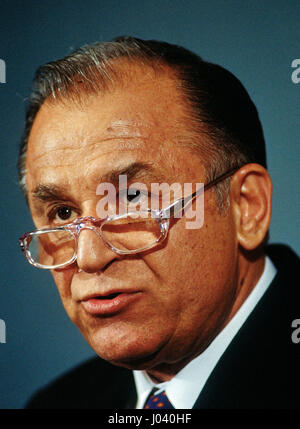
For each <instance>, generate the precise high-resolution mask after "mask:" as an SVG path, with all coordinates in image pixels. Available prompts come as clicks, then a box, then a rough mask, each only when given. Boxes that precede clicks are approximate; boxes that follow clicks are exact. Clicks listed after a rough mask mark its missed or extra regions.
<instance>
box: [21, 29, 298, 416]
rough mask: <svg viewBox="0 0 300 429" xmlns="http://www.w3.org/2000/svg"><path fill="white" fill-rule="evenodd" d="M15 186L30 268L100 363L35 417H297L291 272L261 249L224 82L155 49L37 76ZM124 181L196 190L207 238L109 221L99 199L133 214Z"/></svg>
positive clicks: (277, 251)
mask: <svg viewBox="0 0 300 429" xmlns="http://www.w3.org/2000/svg"><path fill="white" fill-rule="evenodd" d="M19 172H20V182H21V186H22V189H23V191H24V193H25V195H26V198H27V200H28V204H29V207H30V210H31V213H32V217H33V220H34V222H35V225H36V228H37V230H38V231H39V232H37V233H36V232H35V233H33V234H29V235H28V234H27V235H25V236H24V237H23V238H22V240H21V245H22V248H23V250H24V252H25V255H26V256H27V258H28V259H29V262H31V263H33V264H34V265H36V266H38V267H41V268H48V269H51V272H52V275H53V278H54V281H55V283H56V285H57V287H58V290H59V293H60V296H61V299H62V302H63V305H64V307H65V309H66V311H67V313H68V315H69V317H70V318H71V320H72V321H73V322H74V323H75V324H76V325H77V327H78V328H79V329H80V331H81V332H82V334H83V335H84V337H85V338H86V340H87V341H88V343H89V344H90V345H91V347H92V348H93V349H94V350H95V352H96V353H97V354H98V355H99V358H97V359H94V360H92V361H90V362H88V363H86V364H84V365H82V366H81V367H79V368H77V369H76V370H74V371H72V372H71V373H69V374H67V375H65V376H63V377H62V378H61V379H59V380H57V381H55V382H54V383H53V384H52V385H51V386H49V387H47V388H46V389H44V390H42V391H41V392H40V393H39V394H37V395H36V396H35V397H34V398H33V399H32V400H31V402H30V403H29V405H28V406H29V407H31V408H143V407H145V408H148V407H150V408H151V407H153V406H154V407H155V406H158V408H159V407H164V406H165V405H166V406H167V407H174V408H281V407H282V408H295V407H298V406H299V393H298V383H299V381H300V377H299V374H298V371H297V363H298V362H299V357H300V348H299V346H297V344H295V343H294V342H293V341H292V340H291V335H292V329H291V324H292V322H293V320H295V319H297V317H298V318H299V311H298V299H299V290H298V287H297V282H298V280H297V278H298V277H297V276H296V274H297V273H299V260H298V258H297V256H296V255H295V254H294V253H293V252H292V251H291V250H290V249H289V248H287V247H284V246H269V247H268V246H266V242H267V233H268V228H269V224H270V218H271V194H272V183H271V179H270V176H269V174H268V172H267V170H266V157H265V146H264V138H263V132H262V128H261V125H260V121H259V118H258V114H257V111H256V108H255V106H254V105H253V103H252V101H251V100H250V98H249V96H248V94H247V92H246V91H245V89H244V88H243V87H242V85H241V83H240V82H239V81H238V80H237V79H236V78H235V77H234V76H232V75H231V73H229V72H228V71H226V70H224V69H223V68H221V67H219V66H216V65H213V64H210V63H207V62H205V61H202V60H201V59H200V58H199V57H198V56H196V55H194V54H193V53H191V52H189V51H187V50H185V49H183V48H180V47H178V46H174V45H169V44H167V43H162V42H156V41H142V40H139V39H133V38H126V37H125V38H118V39H116V40H115V41H113V42H110V43H98V44H95V45H90V46H86V47H83V48H82V49H80V50H78V51H77V52H75V53H74V54H72V55H70V56H69V57H66V58H65V59H62V60H59V61H56V62H53V63H50V64H47V65H45V66H43V67H41V68H40V69H39V70H38V72H37V74H36V78H35V87H34V90H33V94H32V96H31V99H30V104H29V109H28V113H27V119H26V128H25V133H24V136H23V140H22V146H21V152H20V159H19ZM120 177H126V180H127V181H128V185H130V184H132V183H136V182H137V181H138V182H141V183H142V184H144V185H145V186H146V188H147V189H150V186H151V184H153V183H167V184H169V185H171V184H174V183H179V184H180V185H181V186H182V188H183V187H184V184H187V183H192V184H194V185H195V184H198V183H204V184H205V185H206V187H205V188H204V191H203V193H202V197H203V201H204V220H203V224H201V227H198V228H187V227H186V225H187V222H186V221H187V219H186V217H187V213H188V212H185V213H183V216H181V217H179V216H178V217H176V216H174V212H175V209H174V210H173V213H171V211H170V212H169V218H168V217H167V216H165V217H164V216H160V218H159V219H156V220H153V219H152V220H151V219H150V217H149V219H148V218H147V228H146V227H144V226H143V225H144V224H143V222H140V223H139V224H138V227H136V226H135V225H136V224H135V223H134V222H133V221H131V218H130V219H129V217H126V222H125V221H124V222H123V221H122V219H124V218H122V217H121V218H120V216H122V214H120V213H112V216H117V217H116V218H115V217H112V218H108V221H107V220H105V219H103V218H105V216H104V215H102V213H99V211H98V210H97V207H98V208H99V205H98V204H99V201H101V199H102V198H105V197H104V196H103V194H101V193H99V192H98V191H97V190H98V189H99V188H98V187H99V185H101V184H103V183H109V184H112V185H114V186H115V187H116V188H117V192H116V195H117V199H118V201H119V202H120V201H122V203H123V204H125V205H127V204H128V206H130V204H131V201H132V199H131V194H130V192H128V191H127V190H126V188H125V189H120V187H119V188H118V183H120V181H119V180H120ZM134 192H135V194H134V195H133V197H134V202H137V201H138V202H139V201H141V200H140V199H139V198H140V197H141V198H143V193H142V192H141V191H140V189H136V190H135V191H134ZM192 192H194V190H193V191H192ZM199 195H200V193H199V194H197V196H199ZM194 196H195V195H194ZM147 198H148V196H147ZM147 201H148V200H147ZM174 201H176V198H175V196H174V198H172V199H171V203H174ZM185 202H186V201H185ZM113 203H114V200H113ZM196 203H197V198H196V199H195V198H192V199H191V201H190V209H192V208H195V206H196ZM110 205H111V200H109V199H108V200H107V206H110ZM161 205H162V208H164V207H165V206H164V203H162V204H161ZM112 206H113V208H114V207H115V206H114V204H112ZM130 207H131V206H130ZM135 207H137V205H136V206H135ZM176 207H177V206H176ZM102 208H104V204H103V207H102ZM198 208H199V207H198ZM118 216H119V217H118ZM140 217H141V216H140ZM78 219H79V220H78ZM99 219H100V220H99ZM120 219H121V220H120ZM156 221H157V222H158V225H159V228H160V229H159V231H160V233H161V234H162V235H163V239H161V237H159V234H158V236H157V237H158V239H157V241H156V240H155V239H153V237H155V235H153V236H152V230H150V227H149V224H150V222H152V223H151V225H153V223H154V224H155V222H156ZM103 225H104V226H103ZM141 225H142V226H141ZM132 227H133V228H134V230H131V229H130V228H132ZM50 229H51V231H49V230H50ZM167 229H168V235H167V232H166V231H167ZM40 230H43V231H42V232H41V231H40ZM151 240H152V241H151ZM66 243H67V244H66ZM153 387H156V388H157V391H156V392H154V396H153V395H152V389H153ZM164 394H166V395H167V396H165V395H164ZM148 398H150V402H147V399H148Z"/></svg>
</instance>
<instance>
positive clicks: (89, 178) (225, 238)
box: [26, 72, 237, 374]
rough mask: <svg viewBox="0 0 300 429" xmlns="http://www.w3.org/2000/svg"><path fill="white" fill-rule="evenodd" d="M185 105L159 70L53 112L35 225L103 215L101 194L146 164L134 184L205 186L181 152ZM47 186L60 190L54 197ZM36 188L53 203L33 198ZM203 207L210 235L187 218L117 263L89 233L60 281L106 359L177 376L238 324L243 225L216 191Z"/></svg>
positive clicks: (36, 130) (34, 181)
mask: <svg viewBox="0 0 300 429" xmlns="http://www.w3.org/2000/svg"><path fill="white" fill-rule="evenodd" d="M182 106H183V103H182V99H181V96H180V95H179V94H178V92H177V90H176V88H175V85H174V82H173V81H172V80H171V79H169V78H168V77H160V78H158V77H156V78H155V80H153V76H152V74H151V73H150V72H149V73H148V72H145V73H138V75H137V76H136V78H135V80H134V83H128V84H127V85H126V86H123V88H122V87H120V88H119V89H114V90H113V91H110V92H106V93H105V94H99V95H97V96H90V97H88V98H87V99H86V100H85V103H83V104H81V106H79V105H77V104H75V103H73V104H72V102H65V103H62V102H55V103H52V104H50V103H48V102H46V103H45V104H44V105H43V106H42V108H41V109H40V111H39V113H38V115H37V117H36V119H35V121H34V125H33V128H32V131H31V134H30V138H29V145H28V156H27V164H26V165H27V171H28V173H27V187H28V194H29V203H30V209H31V212H32V216H33V219H34V222H35V224H36V227H37V228H43V227H55V226H58V225H63V224H65V223H69V222H71V221H72V220H74V219H75V218H76V217H81V216H93V217H97V212H96V206H97V203H98V201H99V199H100V197H99V195H96V189H97V186H98V185H99V184H100V183H101V181H106V180H107V178H109V177H110V178H111V177H115V174H116V172H118V171H119V172H120V171H122V172H124V171H126V169H127V171H132V168H131V170H130V166H131V165H133V164H134V165H136V163H138V164H140V163H143V164H148V165H150V166H151V168H149V169H146V170H143V169H142V170H141V171H135V174H134V177H132V178H131V179H130V180H129V181H128V183H129V184H130V183H132V182H137V181H139V182H142V183H145V184H146V185H147V186H150V184H151V182H157V181H159V180H160V181H165V182H168V183H169V184H172V183H174V182H179V183H180V184H181V185H182V187H183V184H184V183H199V182H204V178H205V173H204V169H203V163H202V161H201V158H200V157H199V155H196V154H195V153H193V152H192V151H191V150H190V149H187V148H186V147H183V146H182V145H181V141H187V140H188V138H189V134H190V130H189V127H188V125H187V119H186V117H187V115H186V113H185V109H184V108H183V107H182ZM201 138H202V136H201V135H199V140H200V143H201ZM112 173H113V174H112ZM43 186H44V187H43ZM45 186H47V187H48V188H47V189H48V190H49V189H50V190H51V192H50V191H49V192H46V194H45V189H46V188H45ZM38 187H39V188H38ZM37 189H39V191H40V190H41V189H43V190H44V194H43V193H42V192H39V193H38V194H37V195H36V196H35V197H34V195H33V192H34V191H36V190H37ZM204 199H205V217H204V224H203V226H202V228H200V229H187V228H186V227H185V218H184V217H183V218H181V219H178V220H176V222H174V223H172V226H171V228H170V231H169V236H168V238H167V240H166V242H164V244H163V245H162V246H160V247H158V248H157V249H155V250H153V251H148V252H145V253H141V254H138V255H131V256H119V255H117V254H115V253H114V252H112V251H111V250H110V249H108V248H107V247H106V246H105V245H104V244H103V242H102V241H101V240H100V239H99V237H98V236H97V235H96V234H95V233H94V232H93V231H88V230H83V231H82V232H81V234H80V238H79V242H78V257H77V263H74V264H73V265H70V266H67V267H66V268H64V269H58V270H53V271H52V274H53V277H54V280H55V283H56V285H57V287H58V290H59V293H60V296H61V299H62V302H63V305H64V307H65V309H66V311H67V313H68V315H69V316H70V318H71V320H72V321H73V322H74V323H75V324H76V325H77V326H78V328H79V329H80V331H81V332H82V334H83V335H84V337H85V338H86V340H87V341H88V342H89V344H90V345H91V346H92V348H93V349H94V350H95V351H96V353H98V354H99V355H100V356H101V357H103V358H104V359H106V360H109V361H111V362H113V363H116V364H119V365H123V366H127V367H129V368H137V369H143V368H147V369H149V368H158V369H159V368H165V369H166V372H167V373H169V374H172V372H173V370H174V369H175V368H180V367H181V366H182V365H183V364H184V363H185V362H187V361H189V360H190V359H191V358H192V357H194V356H195V355H197V354H198V353H199V352H200V351H201V350H202V349H203V348H204V347H205V346H206V345H207V344H208V343H209V342H210V341H211V340H212V338H213V337H214V336H215V335H216V334H217V333H218V331H219V330H220V328H221V327H222V325H223V324H224V322H225V321H226V319H227V318H228V316H229V314H230V311H231V309H232V305H233V301H234V295H235V292H236V276H237V274H236V261H237V244H236V232H235V227H234V222H233V217H232V213H231V210H229V211H228V213H226V214H220V213H219V212H218V208H217V204H216V200H215V196H214V193H213V191H212V190H208V191H207V192H205V198H204ZM111 294H116V295H113V296H112V295H111ZM90 297H93V298H95V297H97V298H95V299H98V300H102V302H104V301H105V302H104V307H103V308H106V310H105V311H103V312H102V313H101V312H100V313H96V314H95V313H94V312H91V311H90V310H89V307H88V306H87V305H86V302H87V301H88V299H89V298H90ZM120 302H121V305H120ZM167 368H168V369H167Z"/></svg>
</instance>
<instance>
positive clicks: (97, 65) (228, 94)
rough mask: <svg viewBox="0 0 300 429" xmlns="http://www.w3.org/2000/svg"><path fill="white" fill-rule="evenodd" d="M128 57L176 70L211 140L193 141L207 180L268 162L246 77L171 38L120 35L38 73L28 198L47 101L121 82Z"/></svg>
mask: <svg viewBox="0 0 300 429" xmlns="http://www.w3.org/2000/svg"><path fill="white" fill-rule="evenodd" d="M119 59H125V60H127V61H131V62H134V63H139V64H141V65H145V66H150V67H152V68H154V69H155V70H160V71H162V70H164V69H166V67H167V68H169V69H171V70H173V71H174V72H175V76H176V77H177V80H178V84H179V85H178V86H179V87H180V89H181V91H182V94H183V95H184V97H185V101H187V102H188V104H189V107H191V109H190V112H191V126H192V127H193V128H194V130H196V132H198V133H200V132H201V133H203V132H204V133H205V134H206V135H207V136H208V139H206V140H208V142H207V141H206V142H205V147H203V145H204V144H203V142H202V143H201V146H200V144H199V140H198V141H194V142H191V146H192V147H194V148H195V149H196V150H198V151H199V153H202V154H203V150H204V152H205V154H206V156H205V161H204V164H205V168H206V176H207V177H206V180H208V181H210V180H213V179H214V178H216V177H217V176H218V175H220V174H222V173H224V172H225V171H227V170H229V169H232V168H236V167H241V166H242V165H244V164H246V163H249V162H256V163H259V164H261V165H263V166H266V153H265V142H264V136H263V131H262V127H261V123H260V120H259V117H258V113H257V110H256V107H255V105H254V104H253V102H252V100H251V99H250V97H249V95H248V93H247V91H246V90H245V88H244V87H243V86H242V84H241V83H240V81H239V80H238V79H237V78H236V77H235V76H233V75H232V74H231V73H230V72H229V71H227V70H225V69H224V68H222V67H221V66H218V65H215V64H212V63H209V62H206V61H204V60H202V59H201V58H200V57H199V56H198V55H196V54H194V53H192V52H190V51H189V50H187V49H185V48H183V47H180V46H177V45H172V44H169V43H165V42H159V41H155V40H148V41H145V40H141V39H137V38H133V37H119V38H116V39H114V40H113V41H112V42H99V43H94V44H90V45H86V46H83V47H81V48H80V49H78V50H76V51H75V52H73V53H72V54H71V55H69V56H67V57H65V58H63V59H60V60H57V61H54V62H50V63H48V64H45V65H43V66H41V67H40V68H39V69H38V70H37V71H36V74H35V78H34V84H33V90H32V93H31V95H30V97H29V103H28V108H27V112H26V122H25V130H24V133H23V136H22V140H21V146H20V152H19V159H18V173H19V182H20V186H21V189H22V191H23V193H24V195H25V197H26V198H27V189H26V168H25V165H26V153H27V145H28V138H29V134H30V131H31V128H32V125H33V122H34V119H35V117H36V115H37V113H38V111H39V109H40V107H41V106H42V104H43V103H44V102H45V100H47V99H48V100H49V99H52V100H53V101H55V100H64V98H71V99H72V100H73V101H74V102H78V101H79V100H80V97H81V95H82V94H85V93H97V92H99V91H100V90H108V89H109V88H111V86H112V85H113V84H116V85H118V84H119V81H118V80H120V79H119V78H120V67H119V66H118V65H116V64H117V61H116V60H119ZM229 181H230V179H226V180H225V181H224V182H223V183H221V184H219V185H217V186H216V193H217V194H216V195H217V201H218V205H219V208H220V210H222V208H223V207H224V206H226V205H227V204H226V201H228V200H227V195H228V189H229Z"/></svg>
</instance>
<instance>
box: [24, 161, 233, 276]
mask: <svg viewBox="0 0 300 429" xmlns="http://www.w3.org/2000/svg"><path fill="white" fill-rule="evenodd" d="M238 169H239V168H238V167H236V168H233V169H231V170H229V171H228V172H226V173H224V174H222V175H220V176H218V177H217V178H216V179H214V180H212V181H211V182H209V183H207V184H206V185H204V186H203V187H201V188H200V189H198V190H197V191H195V192H193V193H192V194H191V195H189V196H188V197H183V198H178V199H177V200H176V201H174V202H173V203H172V204H170V205H169V206H168V207H166V208H164V209H157V210H153V209H149V208H148V209H146V210H143V211H140V212H134V211H132V212H129V213H123V214H121V215H111V216H107V217H106V218H104V219H96V218H94V217H92V216H85V217H80V218H76V219H74V220H73V221H72V222H70V223H69V224H67V225H63V226H59V227H56V228H43V229H37V230H35V231H29V232H26V233H25V234H23V235H22V236H21V237H20V238H19V245H20V248H21V251H22V252H23V254H24V256H25V257H26V259H27V261H28V262H29V263H30V264H31V265H33V266H34V267H36V268H41V269H46V270H55V269H57V268H64V267H67V266H68V265H71V264H73V263H74V262H75V261H76V259H77V248H78V239H79V235H80V232H81V231H82V230H84V229H88V230H91V231H94V232H95V233H96V234H97V235H98V236H100V238H101V239H102V241H103V242H104V244H105V245H106V247H108V248H109V249H110V250H112V251H113V252H114V253H116V254H118V255H132V254H138V253H142V252H145V251H146V250H150V249H153V248H154V247H156V246H158V245H159V244H161V243H162V242H163V241H164V240H165V239H166V238H167V235H168V232H169V227H170V219H171V218H172V217H174V216H175V214H177V213H178V212H180V211H183V210H184V209H185V208H186V206H187V205H188V204H190V203H192V202H193V201H194V199H195V198H196V197H197V196H198V195H199V194H200V192H204V191H206V190H208V189H210V188H212V187H213V186H215V185H217V184H218V183H220V182H221V181H223V180H225V179H227V178H228V177H230V176H232V175H233V174H234V173H235V172H236V171H237V170H238ZM168 212H169V213H168ZM137 213H151V214H152V215H153V218H154V219H155V220H156V221H157V222H158V225H159V228H160V232H161V234H160V236H159V237H158V238H157V239H156V240H155V242H154V243H153V244H152V245H150V246H147V247H144V248H141V249H136V250H120V249H117V248H115V247H114V246H113V245H112V244H111V243H109V241H107V240H106V239H104V237H103V235H102V233H101V232H102V227H103V226H104V225H105V224H106V223H107V222H111V221H114V220H119V219H122V218H124V217H130V216H134V215H136V214H137ZM99 222H101V225H100V226H99V227H95V226H91V225H88V223H89V224H95V223H99ZM57 231H67V232H70V233H71V234H72V235H73V237H74V240H75V248H74V255H73V257H72V258H71V259H70V260H69V261H67V262H64V263H63V264H58V265H51V266H50V265H41V264H39V263H38V262H35V261H34V260H33V259H32V258H31V256H30V252H29V251H28V248H27V246H28V245H27V241H26V240H27V238H28V237H30V236H32V235H41V234H45V233H50V232H57Z"/></svg>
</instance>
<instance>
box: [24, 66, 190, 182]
mask: <svg viewBox="0 0 300 429" xmlns="http://www.w3.org/2000/svg"><path fill="white" fill-rule="evenodd" d="M177 85H178V82H177V81H176V80H175V79H174V78H171V77H170V76H169V75H168V74H167V73H166V74H164V75H160V76H157V75H156V74H155V73H154V72H153V70H151V69H148V68H146V69H145V71H144V73H143V74H142V73H136V75H135V80H134V81H133V80H132V81H129V80H128V81H126V82H125V83H124V82H123V84H122V85H120V87H115V88H113V89H111V90H108V91H105V92H100V93H99V94H97V95H88V96H86V98H82V100H81V103H80V104H78V103H72V100H71V99H70V100H67V99H66V100H63V101H59V100H58V101H46V102H45V103H44V105H43V106H42V107H41V109H40V110H39V112H38V114H37V116H36V118H35V121H34V124H33V127H32V130H31V133H30V136H29V142H28V153H27V164H26V167H27V176H28V182H29V183H28V184H27V186H28V185H30V181H31V180H32V179H33V178H34V179H35V180H37V179H38V176H41V175H42V173H43V172H45V171H47V172H48V176H49V175H52V176H53V175H55V174H56V173H57V172H58V171H59V170H62V169H64V170H65V172H67V168H69V167H71V166H74V165H78V163H79V162H80V163H82V162H85V164H86V165H85V168H86V169H88V164H93V162H94V160H95V159H99V158H101V160H103V162H104V164H105V162H108V159H109V162H110V163H111V164H113V163H114V162H116V161H119V159H120V157H121V156H126V157H129V156H133V157H134V156H135V155H137V154H139V155H140V156H145V155H147V158H148V161H151V160H153V162H156V161H157V160H158V159H160V160H161V159H162V158H164V157H167V158H168V160H169V162H170V161H171V159H172V157H173V156H175V155H174V154H175V152H176V151H178V146H179V145H180V143H181V142H184V141H187V140H189V139H190V138H191V136H190V134H191V130H190V127H189V124H188V122H189V119H188V114H187V108H186V105H185V100H184V97H183V96H182V94H181V93H180V91H179V90H178V88H177ZM141 154H142V155H141ZM50 168H52V172H51V174H50ZM54 168H55V169H56V171H55V170H54ZM52 179H53V178H52ZM38 180H40V178H39V179H38Z"/></svg>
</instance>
